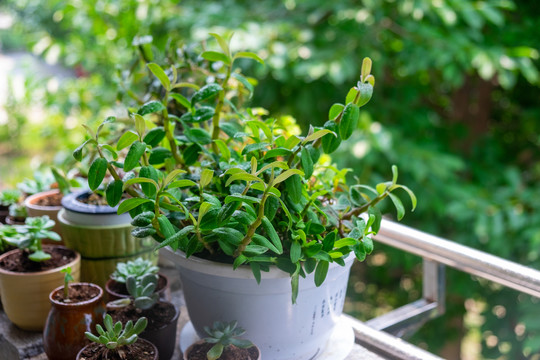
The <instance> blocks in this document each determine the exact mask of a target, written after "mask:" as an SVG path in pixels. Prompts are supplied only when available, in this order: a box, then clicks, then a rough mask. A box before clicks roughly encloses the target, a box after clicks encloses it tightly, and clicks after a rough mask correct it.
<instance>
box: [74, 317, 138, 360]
mask: <svg viewBox="0 0 540 360" xmlns="http://www.w3.org/2000/svg"><path fill="white" fill-rule="evenodd" d="M147 324H148V320H147V319H146V318H145V317H142V318H139V320H137V322H136V323H135V325H133V321H131V320H129V321H128V322H127V323H126V326H125V327H122V323H121V322H120V321H117V322H116V323H115V324H113V320H112V317H111V315H109V314H107V315H105V318H104V319H103V325H104V326H105V329H103V327H102V326H101V325H97V326H96V330H97V332H98V334H99V337H98V336H96V335H94V334H92V333H91V332H88V331H87V332H85V333H84V334H85V335H86V337H87V338H88V339H89V340H91V341H93V342H95V343H97V344H102V345H104V346H105V347H106V348H107V351H106V354H105V356H104V358H105V359H109V358H113V357H112V355H113V353H116V354H118V357H120V358H121V359H127V357H126V354H125V347H127V346H130V345H132V344H134V343H135V342H136V341H137V339H138V335H139V334H140V333H141V332H143V331H144V329H145V328H146V325H147Z"/></svg>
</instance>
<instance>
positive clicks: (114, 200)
mask: <svg viewBox="0 0 540 360" xmlns="http://www.w3.org/2000/svg"><path fill="white" fill-rule="evenodd" d="M123 185H124V183H123V182H122V180H114V181H111V182H110V183H109V185H107V189H106V190H105V197H106V199H107V204H109V206H113V207H114V206H116V205H118V203H119V202H120V200H121V199H122V194H123V190H122V188H123Z"/></svg>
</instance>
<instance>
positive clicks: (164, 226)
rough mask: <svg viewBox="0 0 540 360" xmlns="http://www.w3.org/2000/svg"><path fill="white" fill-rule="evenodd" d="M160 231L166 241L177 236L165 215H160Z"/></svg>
mask: <svg viewBox="0 0 540 360" xmlns="http://www.w3.org/2000/svg"><path fill="white" fill-rule="evenodd" d="M157 220H158V223H159V230H160V231H161V233H162V234H163V236H164V237H165V239H168V238H170V237H171V236H173V235H175V231H174V227H173V225H172V224H171V222H170V221H169V219H168V218H167V217H166V216H165V215H160V216H159V217H158V218H157Z"/></svg>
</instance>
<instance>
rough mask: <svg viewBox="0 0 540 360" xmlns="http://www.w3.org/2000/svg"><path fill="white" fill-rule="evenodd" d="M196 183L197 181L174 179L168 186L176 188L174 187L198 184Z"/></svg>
mask: <svg viewBox="0 0 540 360" xmlns="http://www.w3.org/2000/svg"><path fill="white" fill-rule="evenodd" d="M196 185H197V183H196V182H195V181H191V180H188V179H182V180H177V181H173V182H172V183H170V184H169V186H168V187H167V188H168V189H174V188H183V187H191V186H196Z"/></svg>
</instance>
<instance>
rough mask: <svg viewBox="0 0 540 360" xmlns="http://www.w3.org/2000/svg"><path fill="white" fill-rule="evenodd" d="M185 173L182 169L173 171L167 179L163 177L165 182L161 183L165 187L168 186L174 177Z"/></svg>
mask: <svg viewBox="0 0 540 360" xmlns="http://www.w3.org/2000/svg"><path fill="white" fill-rule="evenodd" d="M185 173H186V171H185V170H182V169H175V170H173V171H171V172H170V173H169V174H168V175H167V177H165V180H163V183H164V184H165V185H168V184H169V183H170V182H172V181H173V180H174V179H176V177H177V176H178V175H181V174H185Z"/></svg>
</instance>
